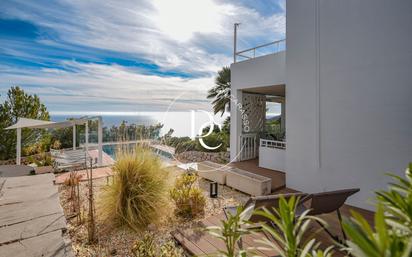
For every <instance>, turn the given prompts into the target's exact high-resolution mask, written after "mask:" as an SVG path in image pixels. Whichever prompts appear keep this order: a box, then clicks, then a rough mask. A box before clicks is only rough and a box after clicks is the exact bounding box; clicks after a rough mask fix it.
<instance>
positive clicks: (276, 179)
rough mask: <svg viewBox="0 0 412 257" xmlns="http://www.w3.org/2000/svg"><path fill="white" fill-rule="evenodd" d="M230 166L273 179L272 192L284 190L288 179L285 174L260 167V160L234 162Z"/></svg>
mask: <svg viewBox="0 0 412 257" xmlns="http://www.w3.org/2000/svg"><path fill="white" fill-rule="evenodd" d="M230 165H231V166H233V167H236V168H239V169H242V170H246V171H249V172H252V173H255V174H258V175H262V176H265V177H268V178H271V179H272V192H275V191H276V190H279V189H282V188H284V187H285V185H286V177H285V173H284V172H282V171H277V170H270V169H266V168H261V167H259V160H258V159H257V158H256V159H253V160H248V161H242V162H233V163H231V164H230Z"/></svg>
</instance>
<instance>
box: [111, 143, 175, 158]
mask: <svg viewBox="0 0 412 257" xmlns="http://www.w3.org/2000/svg"><path fill="white" fill-rule="evenodd" d="M135 147H136V143H124V144H121V145H103V152H105V153H107V154H108V155H109V156H110V157H112V158H113V160H116V152H117V151H118V150H119V149H133V148H135ZM150 148H151V149H152V151H153V152H154V153H155V154H156V155H158V156H159V157H160V158H162V159H164V160H167V161H170V160H172V159H173V154H171V153H169V152H166V151H162V150H160V149H157V148H154V147H150Z"/></svg>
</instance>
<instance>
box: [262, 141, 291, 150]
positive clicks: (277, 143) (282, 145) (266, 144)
mask: <svg viewBox="0 0 412 257" xmlns="http://www.w3.org/2000/svg"><path fill="white" fill-rule="evenodd" d="M260 147H267V148H278V149H286V142H285V141H276V140H268V139H260Z"/></svg>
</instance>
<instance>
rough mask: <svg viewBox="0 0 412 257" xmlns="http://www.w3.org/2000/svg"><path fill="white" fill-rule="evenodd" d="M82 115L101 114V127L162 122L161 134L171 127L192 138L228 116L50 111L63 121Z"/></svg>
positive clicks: (197, 113)
mask: <svg viewBox="0 0 412 257" xmlns="http://www.w3.org/2000/svg"><path fill="white" fill-rule="evenodd" d="M84 116H89V117H92V116H101V117H102V120H103V127H111V126H118V125H120V124H121V123H122V122H123V121H126V122H127V124H136V125H146V126H147V125H153V124H157V123H161V124H163V128H162V130H161V135H163V134H165V133H167V132H168V131H169V129H173V130H174V132H173V136H177V137H184V136H188V137H191V138H194V137H195V136H196V135H198V134H199V132H200V131H201V130H202V128H204V127H206V126H208V125H210V124H211V123H212V122H213V123H214V124H216V125H220V126H221V125H222V124H223V121H224V120H225V119H226V117H227V116H228V115H227V114H225V115H223V116H221V115H220V114H217V115H214V114H213V113H211V112H205V111H187V112H167V113H165V112H142V113H131V112H116V113H113V112H105V113H87V112H85V113H81V112H76V113H53V112H51V120H52V121H65V120H66V119H69V118H80V117H84Z"/></svg>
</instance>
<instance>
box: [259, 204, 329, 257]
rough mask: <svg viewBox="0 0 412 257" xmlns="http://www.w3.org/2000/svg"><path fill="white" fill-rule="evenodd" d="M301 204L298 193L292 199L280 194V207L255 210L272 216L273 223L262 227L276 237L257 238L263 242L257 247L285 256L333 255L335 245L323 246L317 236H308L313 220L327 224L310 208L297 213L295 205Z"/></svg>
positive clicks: (268, 216)
mask: <svg viewBox="0 0 412 257" xmlns="http://www.w3.org/2000/svg"><path fill="white" fill-rule="evenodd" d="M298 204H299V198H298V197H291V198H290V199H289V200H286V199H285V198H284V197H281V198H280V199H279V207H278V208H274V209H273V210H271V211H269V210H267V209H264V210H257V211H256V215H261V216H263V217H265V218H267V219H268V220H270V223H271V224H270V225H269V224H263V225H262V229H263V231H264V232H266V233H267V234H269V235H270V236H271V237H272V238H273V239H274V240H270V239H268V238H265V239H263V240H257V241H256V242H258V243H261V244H262V245H264V247H259V248H258V249H262V250H275V251H276V252H278V253H279V255H280V256H282V257H307V256H318V257H323V256H324V257H329V256H332V253H333V252H332V248H333V247H329V248H327V249H326V250H321V249H319V243H318V242H317V241H316V239H315V238H312V239H308V240H305V235H306V232H308V229H309V226H310V224H311V223H312V222H313V221H318V222H320V223H322V224H324V221H323V220H322V219H319V218H317V217H314V216H309V215H307V213H308V212H309V210H307V211H305V212H304V213H302V214H301V215H299V216H297V215H296V207H297V206H298Z"/></svg>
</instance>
